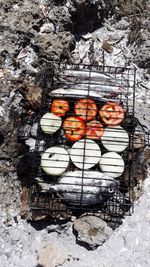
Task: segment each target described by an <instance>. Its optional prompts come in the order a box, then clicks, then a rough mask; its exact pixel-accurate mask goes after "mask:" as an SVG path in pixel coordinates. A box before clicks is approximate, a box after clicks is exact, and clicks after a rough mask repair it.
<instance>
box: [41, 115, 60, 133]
mask: <svg viewBox="0 0 150 267" xmlns="http://www.w3.org/2000/svg"><path fill="white" fill-rule="evenodd" d="M61 124H62V119H61V118H60V117H58V116H56V115H55V114H53V113H48V112H47V113H46V114H44V115H43V117H42V118H41V120H40V126H41V129H42V130H43V132H44V133H47V134H53V133H55V132H56V131H57V130H58V129H59V128H60V126H61Z"/></svg>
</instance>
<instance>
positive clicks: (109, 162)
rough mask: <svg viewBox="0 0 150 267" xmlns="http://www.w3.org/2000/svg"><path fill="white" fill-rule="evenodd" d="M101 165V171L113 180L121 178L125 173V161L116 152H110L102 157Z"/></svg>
mask: <svg viewBox="0 0 150 267" xmlns="http://www.w3.org/2000/svg"><path fill="white" fill-rule="evenodd" d="M99 165H100V168H101V170H102V171H103V172H104V173H105V174H106V175H108V176H110V177H112V178H117V177H119V176H120V175H121V174H122V173H123V171H124V161H123V159H122V157H121V156H120V155H119V154H117V153H116V152H108V153H105V154H104V155H102V157H101V159H100V161H99Z"/></svg>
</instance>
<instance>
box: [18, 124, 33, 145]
mask: <svg viewBox="0 0 150 267" xmlns="http://www.w3.org/2000/svg"><path fill="white" fill-rule="evenodd" d="M30 132H31V124H27V123H25V124H23V125H20V126H19V127H18V131H17V135H18V140H20V141H21V140H23V141H24V140H27V139H28V138H29V137H30Z"/></svg>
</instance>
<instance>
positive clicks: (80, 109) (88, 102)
mask: <svg viewBox="0 0 150 267" xmlns="http://www.w3.org/2000/svg"><path fill="white" fill-rule="evenodd" d="M74 112H75V114H76V115H78V116H79V117H80V118H81V119H82V120H83V121H90V120H93V119H94V118H95V116H96V114H97V106H96V104H95V102H94V101H93V100H92V99H86V98H84V99H80V100H79V101H78V102H77V103H76V105H75V108H74Z"/></svg>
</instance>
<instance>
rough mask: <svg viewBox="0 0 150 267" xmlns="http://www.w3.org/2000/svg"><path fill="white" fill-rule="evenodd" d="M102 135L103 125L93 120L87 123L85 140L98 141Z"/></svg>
mask: <svg viewBox="0 0 150 267" xmlns="http://www.w3.org/2000/svg"><path fill="white" fill-rule="evenodd" d="M103 133H104V129H103V125H102V124H101V123H100V122H98V121H96V120H94V121H90V122H88V123H87V127H86V138H88V139H94V140H99V139H100V138H101V136H102V135H103Z"/></svg>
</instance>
